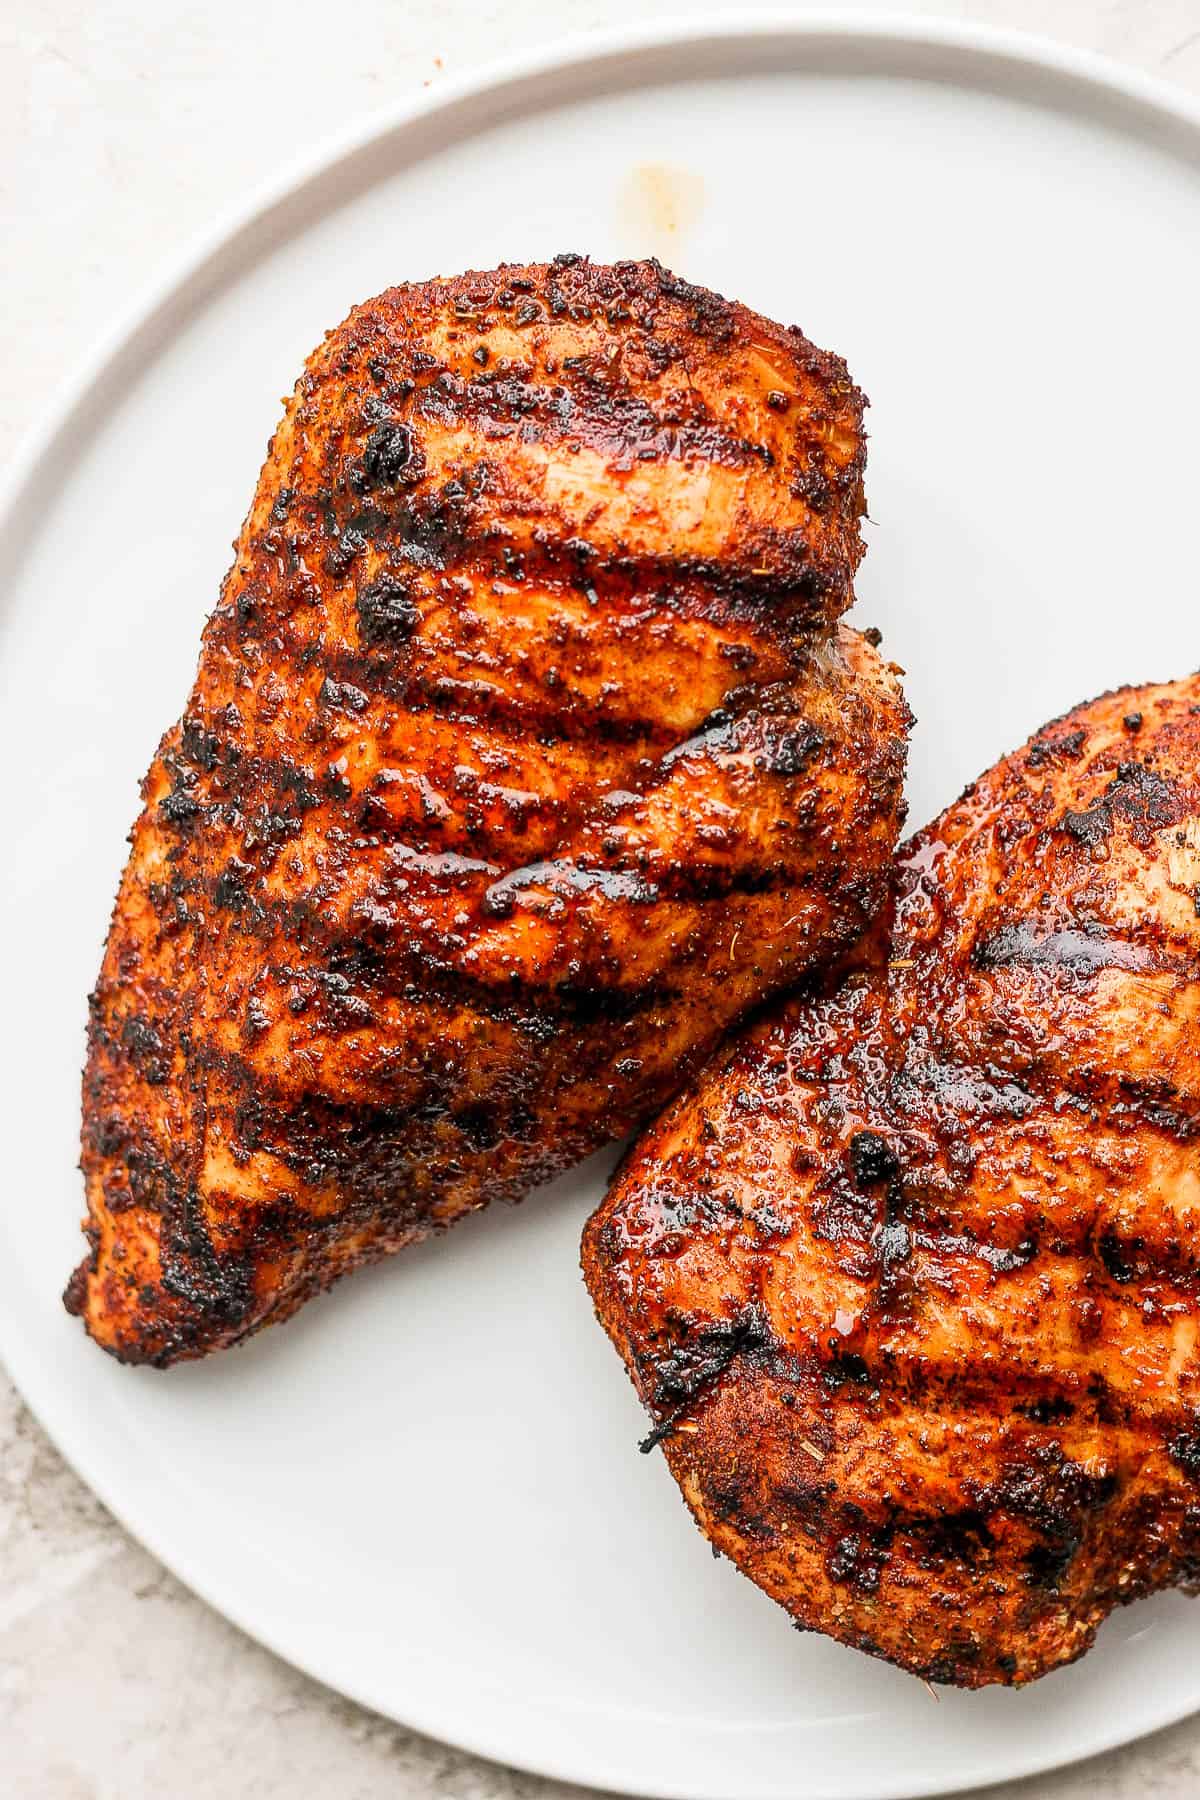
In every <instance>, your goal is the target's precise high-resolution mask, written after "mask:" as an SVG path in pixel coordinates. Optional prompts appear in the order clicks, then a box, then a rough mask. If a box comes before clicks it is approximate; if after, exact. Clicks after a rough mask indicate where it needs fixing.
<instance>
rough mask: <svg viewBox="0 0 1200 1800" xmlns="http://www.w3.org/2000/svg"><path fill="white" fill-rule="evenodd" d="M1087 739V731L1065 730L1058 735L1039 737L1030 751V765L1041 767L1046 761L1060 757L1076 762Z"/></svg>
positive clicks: (1065, 760) (1032, 767) (1036, 767)
mask: <svg viewBox="0 0 1200 1800" xmlns="http://www.w3.org/2000/svg"><path fill="white" fill-rule="evenodd" d="M1086 739H1087V732H1086V731H1064V732H1062V733H1061V734H1060V735H1059V736H1058V737H1043V738H1038V740H1037V742H1036V743H1035V744H1033V745H1032V746H1031V748H1030V751H1029V759H1028V760H1029V767H1030V768H1031V769H1040V768H1041V767H1042V766H1043V764H1044V763H1048V762H1055V761H1057V760H1058V759H1060V758H1061V759H1062V760H1063V761H1064V762H1074V761H1075V759H1076V757H1077V756H1078V755H1079V752H1080V751H1081V750H1082V749H1083V746H1084V743H1085V741H1086Z"/></svg>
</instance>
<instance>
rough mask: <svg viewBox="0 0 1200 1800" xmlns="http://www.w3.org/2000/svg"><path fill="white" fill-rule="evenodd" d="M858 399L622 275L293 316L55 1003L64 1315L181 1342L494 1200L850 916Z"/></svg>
mask: <svg viewBox="0 0 1200 1800" xmlns="http://www.w3.org/2000/svg"><path fill="white" fill-rule="evenodd" d="M780 396H782V401H781V400H780ZM862 407H863V401H862V397H861V395H860V394H859V393H858V392H857V390H856V389H855V388H854V386H853V384H852V383H851V382H850V380H849V377H848V376H847V374H846V371H845V368H844V365H843V364H841V362H840V361H839V360H838V359H837V358H836V357H831V356H828V355H826V354H825V353H823V352H820V351H817V350H815V349H814V348H813V347H812V346H811V345H809V344H808V343H807V341H806V340H805V339H804V338H803V337H802V336H801V335H800V334H799V333H798V332H795V331H790V330H784V329H782V328H781V327H779V326H776V325H773V324H772V323H770V322H769V321H767V320H765V319H762V318H759V317H758V316H757V315H755V314H752V313H749V312H747V311H746V310H745V309H744V308H742V307H739V306H736V305H733V304H730V303H728V302H724V301H720V300H718V299H717V298H716V297H714V296H709V295H705V294H704V293H703V291H702V290H699V289H690V288H688V287H686V286H685V285H683V284H680V283H678V282H676V281H675V280H674V278H673V277H670V276H669V275H667V274H666V273H665V272H664V271H663V270H661V269H660V268H658V266H657V265H653V264H636V263H630V264H621V265H617V266H616V267H614V268H611V269H607V268H599V267H596V266H594V265H591V264H589V263H587V262H585V261H579V262H573V263H571V264H569V265H564V266H553V267H541V266H536V267H532V268H515V269H508V270H503V271H493V272H490V273H486V274H478V275H470V276H465V277H462V278H460V279H458V280H456V281H448V282H432V283H427V284H424V285H420V286H413V287H407V288H397V289H393V290H391V291H390V292H389V293H388V294H385V295H382V296H380V298H379V299H377V300H375V301H372V302H370V303H369V304H368V305H366V306H364V307H360V308H359V309H357V311H356V312H354V313H353V314H352V315H351V316H350V318H349V319H348V320H347V321H346V322H345V323H344V324H343V325H342V326H340V327H339V328H338V329H337V330H336V331H335V332H333V333H332V334H331V335H330V336H329V337H328V338H327V339H326V340H325V342H324V344H323V345H322V346H321V347H320V349H318V350H317V352H316V353H315V354H314V356H313V357H312V358H311V359H310V361H309V363H308V365H307V367H306V369H305V371H304V373H303V375H302V376H301V379H300V382H299V383H298V385H297V388H296V391H295V394H294V395H293V397H292V399H291V401H290V402H289V403H288V406H287V410H286V412H285V415H284V418H283V421H282V423H281V425H280V427H279V429H278V431H277V432H276V435H275V438H274V439H273V441H272V445H271V449H270V452H269V456H268V460H267V463H266V466H265V468H264V470H263V474H262V477H261V480H260V483H259V487H258V491H257V493H256V495H255V498H254V501H253V503H252V506H251V510H250V513H249V515H248V517H247V520H246V523H245V525H244V527H243V530H242V533H241V536H240V537H239V539H238V543H237V546H236V551H235V561H234V566H233V568H232V569H231V571H230V573H229V576H228V577H227V579H226V582H225V584H224V587H223V589H222V593H221V597H220V601H219V603H218V606H217V608H216V611H215V612H214V614H213V617H212V619H211V620H210V622H209V625H208V627H207V629H206V632H205V637H204V643H203V649H202V655H201V662H200V669H199V674H198V677H197V681H196V685H195V687H194V689H193V692H192V695H191V697H190V699H189V701H188V703H187V707H186V709H185V712H184V716H183V719H182V720H181V722H180V725H179V726H177V727H176V728H174V729H173V730H172V731H171V732H169V733H168V734H167V737H166V738H165V739H164V740H163V743H162V745H161V747H160V751H159V755H158V757H157V758H156V760H155V762H154V764H153V766H152V768H151V770H150V772H149V774H148V776H147V779H146V782H145V784H144V787H143V798H144V802H145V810H144V812H143V814H142V817H141V819H140V820H139V821H138V824H137V826H136V827H135V830H134V834H133V839H132V851H131V856H130V861H129V865H128V868H127V870H126V873H125V876H124V879H123V882H122V887H121V891H120V894H119V896H118V901H117V906H116V910H115V913H114V917H113V923H112V928H111V931H110V936H109V941H108V945H107V948H106V951H105V958H104V964H103V968H102V971H101V976H100V979H99V981H98V983H97V989H96V997H95V1002H94V1005H93V1008H92V1016H91V1025H90V1036H89V1051H88V1066H87V1070H86V1073H85V1081H84V1133H83V1163H84V1174H85V1182H86V1188H87V1198H88V1209H89V1217H88V1221H87V1224H86V1230H87V1234H88V1238H89V1248H90V1254H89V1256H88V1258H87V1260H86V1261H85V1263H84V1264H83V1265H82V1267H81V1269H80V1270H79V1272H78V1273H77V1274H76V1276H75V1277H73V1279H72V1281H71V1283H70V1286H69V1289H68V1294H67V1301H68V1305H69V1306H70V1307H71V1309H72V1310H73V1311H76V1312H79V1313H81V1314H82V1316H83V1318H84V1321H85V1324H86V1325H87V1328H88V1330H89V1331H90V1332H91V1333H92V1335H93V1336H94V1337H95V1338H96V1339H97V1340H98V1341H99V1342H100V1343H101V1344H102V1345H104V1347H105V1348H107V1349H110V1350H112V1351H113V1352H114V1353H115V1354H116V1355H118V1356H120V1357H122V1358H124V1359H126V1360H130V1361H145V1362H151V1363H155V1364H159V1365H162V1364H167V1363H170V1362H173V1361H175V1360H177V1359H179V1358H180V1357H184V1356H195V1355H202V1354H204V1353H205V1352H206V1351H208V1350H211V1349H214V1348H217V1347H220V1346H221V1345H224V1344H228V1343H232V1342H236V1341H239V1340H240V1339H241V1338H242V1337H244V1336H246V1335H247V1334H248V1333H249V1332H251V1331H253V1330H255V1329H257V1328H258V1327H259V1326H261V1325H262V1324H265V1323H267V1322H273V1321H275V1320H278V1319H281V1318H284V1317H286V1316H288V1314H289V1313H290V1312H292V1311H294V1309H295V1308H296V1306H298V1305H300V1304H301V1303H302V1302H303V1301H304V1300H305V1299H307V1298H308V1297H309V1296H311V1295H312V1294H314V1293H317V1292H319V1291H321V1290H322V1289H323V1288H325V1287H328V1286H329V1285H330V1284H331V1283H332V1282H333V1281H335V1280H336V1279H337V1278H338V1277H339V1276H340V1275H341V1274H343V1273H345V1272H346V1271H348V1270H350V1269H352V1268H354V1267H356V1266H358V1265H360V1264H362V1263H364V1262H368V1261H371V1260H373V1259H375V1258H376V1257H379V1256H381V1255H385V1254H389V1253H390V1252H392V1251H394V1250H396V1249H399V1248H400V1247H402V1246H403V1245H404V1244H405V1243H408V1242H411V1241H412V1240H413V1239H414V1238H416V1237H418V1236H420V1235H422V1234H424V1233H426V1232H429V1231H431V1230H435V1229H439V1228H441V1227H442V1226H444V1225H447V1224H449V1223H451V1222H452V1221H453V1220H454V1219H455V1218H457V1217H459V1216H462V1215H463V1214H465V1213H467V1212H469V1211H472V1210H474V1209H475V1208H477V1207H479V1206H481V1205H483V1204H485V1203H487V1202H488V1201H489V1200H493V1199H504V1200H515V1199H518V1198H520V1196H521V1194H522V1193H523V1192H525V1191H526V1190H527V1189H528V1188H529V1187H530V1186H532V1185H533V1184H535V1183H536V1182H538V1181H541V1180H544V1179H546V1178H548V1177H549V1176H551V1175H552V1174H554V1173H556V1172H557V1171H558V1170H560V1169H561V1168H563V1167H565V1166H567V1165H569V1164H570V1163H572V1162H574V1161H576V1160H577V1159H578V1158H579V1157H581V1156H582V1155H584V1154H586V1153H587V1151H589V1150H590V1149H592V1148H594V1147H595V1146H597V1145H598V1144H599V1143H600V1142H602V1141H603V1140H604V1139H605V1138H606V1137H608V1136H610V1135H612V1134H619V1133H621V1132H623V1131H625V1130H628V1129H629V1128H630V1127H631V1126H632V1125H633V1124H634V1123H635V1122H636V1121H637V1120H638V1119H640V1118H642V1117H645V1116H647V1115H648V1114H649V1113H650V1112H651V1111H652V1110H653V1109H654V1107H655V1106H657V1105H660V1104H661V1103H662V1101H663V1100H664V1099H665V1098H666V1096H667V1094H668V1093H669V1092H670V1091H672V1089H673V1087H674V1086H675V1085H676V1084H677V1083H678V1082H679V1081H680V1080H681V1079H683V1078H685V1077H686V1075H687V1073H688V1072H689V1070H691V1069H692V1068H694V1067H696V1066H698V1064H699V1061H700V1060H701V1059H702V1058H703V1056H704V1055H705V1054H707V1052H708V1050H709V1049H710V1048H711V1046H712V1045H713V1043H714V1042H715V1041H716V1038H717V1037H718V1035H719V1033H720V1032H721V1030H722V1029H723V1027H724V1026H725V1025H726V1024H727V1023H728V1022H729V1021H730V1020H732V1019H734V1018H736V1017H740V1016H741V1015H742V1014H743V1013H745V1012H746V1011H747V1010H749V1008H751V1007H752V1006H753V1005H755V1004H757V1002H758V1001H759V1000H761V998H762V997H763V996H764V995H765V994H767V993H769V992H771V991H773V990H775V989H776V988H778V987H780V986H781V985H782V984H784V983H785V982H786V981H788V980H790V979H792V978H793V977H795V976H797V975H801V974H803V973H805V972H806V971H807V970H809V969H811V968H813V967H815V966H819V965H820V964H821V963H822V961H824V960H825V959H826V958H828V957H830V956H834V955H838V954H841V953H842V951H843V950H844V949H845V948H846V947H847V946H848V945H849V944H850V943H851V942H852V941H853V940H854V939H855V938H856V937H857V936H858V935H859V934H860V933H861V932H862V930H863V929H864V928H865V927H866V925H867V924H868V923H869V922H870V920H871V918H872V917H873V916H874V914H875V912H876V911H877V910H878V908H879V906H880V905H881V904H882V902H883V900H884V899H885V896H886V892H887V887H888V882H889V879H890V876H889V867H888V859H889V857H890V853H891V850H892V847H893V845H894V840H895V835H896V832H897V829H898V825H899V821H900V818H901V815H902V802H901V798H900V794H901V787H902V782H903V766H904V738H905V734H906V730H907V725H908V718H907V714H906V711H905V708H904V705H903V701H902V699H901V697H900V695H899V691H898V688H897V685H896V681H895V675H894V672H893V671H892V670H891V669H890V668H889V667H888V666H887V665H886V664H884V663H883V662H882V661H881V660H880V659H879V657H878V656H877V655H876V653H875V647H874V645H873V644H871V643H869V642H867V641H866V640H864V639H862V638H860V637H858V635H857V634H855V633H853V632H851V631H849V630H847V629H846V628H844V627H841V626H840V625H838V623H837V621H838V619H839V618H840V615H841V614H842V612H843V611H844V610H845V608H846V607H847V606H848V604H849V602H850V600H851V598H852V589H851V580H852V576H853V573H854V569H855V567H856V565H857V563H858V560H859V557H860V555H861V549H862V546H861V538H860V532H859V520H860V515H861V511H862V471H863V460H864V439H863V432H862Z"/></svg>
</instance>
